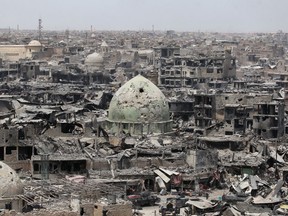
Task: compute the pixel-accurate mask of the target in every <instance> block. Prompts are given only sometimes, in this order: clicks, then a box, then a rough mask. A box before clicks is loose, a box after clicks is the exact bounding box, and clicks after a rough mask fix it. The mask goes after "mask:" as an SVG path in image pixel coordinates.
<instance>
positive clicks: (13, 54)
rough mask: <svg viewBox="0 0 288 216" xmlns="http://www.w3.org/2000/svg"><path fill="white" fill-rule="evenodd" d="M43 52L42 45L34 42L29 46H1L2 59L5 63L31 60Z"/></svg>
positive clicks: (0, 55) (0, 56) (0, 54)
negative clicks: (36, 54)
mask: <svg viewBox="0 0 288 216" xmlns="http://www.w3.org/2000/svg"><path fill="white" fill-rule="evenodd" d="M41 51H42V44H41V43H40V42H39V41H37V40H32V41H31V42H30V43H29V44H28V45H0V58H2V60H4V61H13V62H14V61H19V60H20V59H31V58H32V57H33V55H34V54H35V53H38V52H41Z"/></svg>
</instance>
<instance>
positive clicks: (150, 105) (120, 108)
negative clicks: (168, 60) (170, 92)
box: [108, 75, 170, 123]
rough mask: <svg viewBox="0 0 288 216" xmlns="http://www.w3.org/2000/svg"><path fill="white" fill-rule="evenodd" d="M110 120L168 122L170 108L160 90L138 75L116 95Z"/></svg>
mask: <svg viewBox="0 0 288 216" xmlns="http://www.w3.org/2000/svg"><path fill="white" fill-rule="evenodd" d="M108 119H109V121H112V122H121V123H125V122H126V123H141V122H143V123H147V122H150V123H151V122H153V123H156V122H166V121H169V120H170V114H169V106H168V102H167V100H166V98H165V96H164V94H163V93H162V92H161V91H160V89H159V88H158V87H157V86H156V85H154V84H153V83H152V82H151V81H150V80H148V79H146V78H144V77H143V76H141V75H138V76H136V77H134V78H133V79H131V80H129V81H128V82H127V83H125V85H123V86H122V87H121V88H120V89H119V90H118V91H117V92H116V93H115V95H114V97H113V98H112V100H111V103H110V107H109V115H108Z"/></svg>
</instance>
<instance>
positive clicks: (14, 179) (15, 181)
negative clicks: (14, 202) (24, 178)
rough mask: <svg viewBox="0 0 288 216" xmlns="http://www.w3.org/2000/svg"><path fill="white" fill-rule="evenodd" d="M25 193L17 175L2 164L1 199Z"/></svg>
mask: <svg viewBox="0 0 288 216" xmlns="http://www.w3.org/2000/svg"><path fill="white" fill-rule="evenodd" d="M22 193H23V185H22V183H21V180H20V178H19V177H18V175H17V173H16V172H15V171H14V170H13V169H12V168H10V167H9V166H8V165H7V164H5V163H3V162H0V197H13V196H15V195H18V194H22Z"/></svg>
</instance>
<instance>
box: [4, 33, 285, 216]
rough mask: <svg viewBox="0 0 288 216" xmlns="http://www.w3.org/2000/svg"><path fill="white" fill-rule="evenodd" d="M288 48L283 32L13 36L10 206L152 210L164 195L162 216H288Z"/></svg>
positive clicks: (9, 39) (7, 37) (8, 53)
mask: <svg viewBox="0 0 288 216" xmlns="http://www.w3.org/2000/svg"><path fill="white" fill-rule="evenodd" d="M287 47H288V34H287V33H284V32H281V31H279V32H277V33H254V34H248V33H247V34H244V33H243V34H240V33H239V34H236V33H229V34H228V33H201V32H197V33H196V32H194V33H193V32H175V31H167V32H161V31H71V30H70V31H69V30H66V31H58V32H56V31H43V32H41V37H40V36H39V32H36V31H16V30H15V31H5V30H0V80H1V83H0V93H1V94H0V124H1V128H0V140H1V142H0V160H1V162H0V179H2V180H3V181H2V180H1V182H0V188H1V191H0V195H1V197H0V211H2V209H3V212H5V215H12V211H10V213H9V210H14V211H16V212H22V214H24V215H68V214H69V215H103V216H104V215H123V216H124V215H132V213H133V212H134V213H136V212H137V214H139V215H140V214H143V215H151V214H152V213H151V212H150V213H147V211H148V210H149V209H151V208H153V207H148V210H147V207H143V209H138V208H137V209H136V206H138V205H141V203H145V205H151V206H154V204H155V202H154V201H155V200H154V198H153V196H152V195H151V194H154V195H157V196H158V198H160V201H158V202H157V204H158V205H159V207H158V206H157V205H156V206H154V207H155V209H153V211H154V210H155V212H154V213H155V215H156V214H157V215H168V214H169V213H170V214H174V215H176V214H180V215H192V214H197V215H199V214H205V213H208V212H210V213H212V212H214V213H215V212H217V213H218V215H240V214H241V213H244V212H245V213H247V214H248V213H258V215H260V213H267V214H270V215H272V214H285V211H286V207H285V206H287V205H286V204H285V203H286V200H287V196H288V190H287V184H288V178H287V175H288V171H287V170H288V166H287V162H288V158H287V154H286V153H287V149H288V143H287V139H286V137H287V133H288V126H287V106H286V105H287V96H286V93H287V91H288V87H287V86H288V85H287V82H288V80H287V77H288V75H287V74H288V72H287V71H288V63H287ZM286 73H287V74H286ZM7 176H8V177H7ZM9 178H12V180H11V181H13V184H12V183H11V182H10V181H7V179H9ZM4 179H5V181H4ZM7 187H9V188H10V189H11V190H10V189H9V191H7V190H4V189H2V188H7ZM219 191H220V192H219ZM144 192H149V193H150V194H149V195H147V194H146V195H145V193H144ZM217 193H218V194H217ZM170 195H171V196H170ZM176 195H181V199H180V200H179V197H178V196H176ZM168 197H169V199H168ZM171 197H172V198H171ZM170 198H171V199H170ZM184 198H185V199H186V200H185V202H182V204H181V205H180V203H181V202H180V201H182V200H184ZM147 200H148V201H147ZM136 204H137V205H136ZM143 205H144V204H143ZM243 205H245V208H244V207H243ZM283 206H284V207H283ZM5 209H6V210H5ZM52 213H53V214H52ZM154 213H153V214H154Z"/></svg>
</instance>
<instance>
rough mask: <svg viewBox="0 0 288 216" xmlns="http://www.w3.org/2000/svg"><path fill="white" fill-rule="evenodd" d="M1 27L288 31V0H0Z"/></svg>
mask: <svg viewBox="0 0 288 216" xmlns="http://www.w3.org/2000/svg"><path fill="white" fill-rule="evenodd" d="M0 2H1V6H0V28H8V27H9V26H10V27H11V28H17V24H18V25H19V28H20V29H37V26H38V19H39V18H42V21H43V27H44V30H65V29H70V30H72V29H79V30H88V29H90V26H91V25H92V26H93V28H94V29H96V30H142V29H143V30H151V29H152V25H154V28H155V30H170V29H171V30H176V31H220V32H275V31H278V30H283V31H284V32H288V0H45V1H44V0H0Z"/></svg>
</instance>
